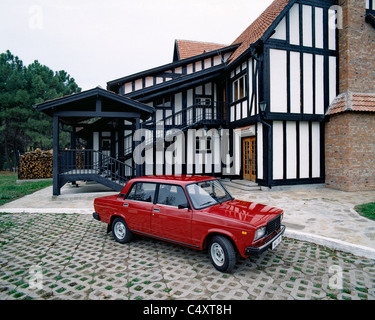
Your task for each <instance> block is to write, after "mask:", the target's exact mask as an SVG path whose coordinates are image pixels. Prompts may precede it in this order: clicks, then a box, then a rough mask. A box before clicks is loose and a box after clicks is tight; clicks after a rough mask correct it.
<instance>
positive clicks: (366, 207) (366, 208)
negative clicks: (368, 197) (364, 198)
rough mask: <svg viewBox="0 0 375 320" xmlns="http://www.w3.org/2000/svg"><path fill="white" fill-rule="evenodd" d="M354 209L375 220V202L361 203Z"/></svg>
mask: <svg viewBox="0 0 375 320" xmlns="http://www.w3.org/2000/svg"><path fill="white" fill-rule="evenodd" d="M354 209H355V210H356V211H357V212H358V213H359V214H360V215H361V216H363V217H366V218H369V219H371V220H375V202H370V203H365V204H360V205H358V206H355V207H354Z"/></svg>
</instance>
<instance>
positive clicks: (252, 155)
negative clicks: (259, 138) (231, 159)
mask: <svg viewBox="0 0 375 320" xmlns="http://www.w3.org/2000/svg"><path fill="white" fill-rule="evenodd" d="M255 141H256V140H255V137H248V138H244V139H243V140H242V172H243V179H244V180H250V181H255V179H256V143H255Z"/></svg>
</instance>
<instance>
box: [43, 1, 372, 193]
mask: <svg viewBox="0 0 375 320" xmlns="http://www.w3.org/2000/svg"><path fill="white" fill-rule="evenodd" d="M374 1H375V0H370V6H371V5H372V3H373V2H374ZM295 4H299V9H298V10H297V11H295V12H294V13H295V15H293V16H292V14H291V12H290V10H291V9H292V7H293V6H294V5H295ZM336 4H337V1H336V0H325V1H323V0H290V1H289V3H288V4H287V5H286V6H285V8H284V9H283V10H282V11H281V13H280V14H279V15H278V16H277V17H276V19H275V20H274V21H273V22H272V24H271V25H270V27H269V28H268V29H267V30H266V31H265V32H264V33H263V35H262V36H261V37H260V38H259V40H257V41H256V42H254V43H252V44H250V46H249V47H248V48H247V49H246V50H245V51H244V52H243V53H242V54H241V55H240V56H239V57H238V58H236V60H234V61H231V60H230V58H229V56H230V55H231V54H232V53H233V52H235V50H237V49H238V48H239V46H240V45H241V44H234V45H230V46H227V47H224V48H221V49H219V50H213V51H210V52H206V53H203V54H201V55H197V56H194V57H191V58H188V59H184V60H179V59H178V57H177V55H176V54H175V59H174V61H173V62H172V63H169V64H166V65H163V66H160V67H157V68H153V69H150V70H146V71H142V72H139V73H136V74H133V75H130V76H126V77H122V78H119V79H116V80H113V81H109V82H107V90H108V91H107V90H103V89H101V88H95V89H92V90H88V91H85V92H82V93H79V94H75V95H71V96H68V97H64V98H61V99H56V100H52V101H48V102H46V103H42V104H39V105H37V108H38V110H40V111H42V112H45V113H46V114H48V115H50V116H51V117H53V125H54V127H53V137H54V144H53V149H54V185H53V188H54V189H53V190H54V191H53V192H54V194H59V192H60V188H61V186H62V185H63V184H64V183H65V182H66V181H69V180H68V179H71V180H72V179H78V178H82V175H70V176H69V175H66V174H64V175H61V174H60V172H59V170H60V168H59V161H60V158H59V132H60V131H59V126H60V125H61V124H64V125H68V126H71V127H72V128H73V130H72V139H71V140H72V143H71V148H72V149H75V137H80V136H81V137H82V136H84V137H88V139H91V142H89V143H88V145H89V146H90V148H91V149H94V148H93V141H92V140H93V139H94V138H93V132H97V131H99V135H98V139H99V142H97V143H98V144H99V145H101V141H102V133H103V132H104V131H105V132H110V136H106V139H107V142H108V141H111V146H110V147H111V150H110V153H111V157H114V158H116V161H119V159H120V158H126V159H127V160H129V159H130V158H132V152H133V151H134V149H135V147H137V145H138V144H139V143H141V141H134V139H133V136H132V141H131V143H130V147H129V146H125V144H124V143H125V142H129V141H128V140H127V139H129V137H130V136H131V135H130V134H129V133H125V132H126V131H128V132H130V131H131V132H133V133H134V130H137V129H140V128H145V129H149V130H151V131H152V137H153V141H154V143H155V144H154V145H153V147H152V148H153V154H152V160H153V161H152V166H151V167H152V172H153V173H154V174H158V173H162V174H165V173H167V172H172V173H173V174H175V173H176V172H177V166H176V163H175V162H173V163H172V164H170V165H171V168H169V167H167V163H166V160H167V156H169V154H168V155H167V152H170V151H166V150H167V147H168V145H170V144H171V143H173V142H174V141H168V142H167V143H165V142H164V141H163V145H162V147H160V145H159V143H157V142H156V140H157V139H156V138H157V127H156V125H157V122H158V121H160V122H163V124H164V126H165V129H166V130H168V129H172V128H177V129H181V130H183V131H184V132H185V133H186V132H187V130H188V129H190V128H195V129H198V128H205V129H211V128H216V129H220V128H222V129H229V132H230V133H229V150H226V151H228V153H229V155H230V157H233V158H236V157H240V163H242V154H241V151H240V153H239V154H235V150H234V149H235V145H236V143H237V142H236V141H237V140H236V139H237V137H236V134H238V131H239V129H240V130H242V129H243V128H244V127H247V126H251V125H255V127H256V130H255V136H256V138H257V139H256V146H257V150H259V153H260V152H262V155H263V158H262V159H258V158H257V161H262V165H263V166H262V167H263V172H260V171H259V170H260V169H258V165H257V166H256V172H257V180H256V182H257V183H259V184H260V185H262V186H267V187H272V186H278V185H293V184H306V183H322V182H324V179H325V176H324V163H325V161H324V121H325V112H326V111H327V109H328V107H329V102H330V92H329V91H330V87H331V86H330V80H331V79H330V74H329V73H330V60H332V59H330V57H336V61H338V59H337V57H338V53H337V50H331V49H330V48H329V26H328V20H329V15H328V13H329V8H330V7H331V6H332V5H336ZM304 5H306V6H309V9H308V11H306V10H305V9H304V8H303V6H304ZM310 7H311V17H309V18H308V21H310V20H311V25H310V26H309V28H311V34H309V35H307V34H304V28H305V24H304V23H306V21H303V19H304V14H306V12H309V11H310ZM316 8H321V9H322V10H321V9H318V10H316ZM368 11H369V10H368ZM370 13H371V14H373V11H372V10H371V12H368V14H370ZM297 14H298V19H299V20H298V21H297V20H293V19H295V18H296V17H297ZM318 14H319V15H318ZM320 16H321V17H322V25H321V26H318V27H319V31H316V27H317V22H318V21H319V20H316V18H319V17H320ZM282 19H285V38H283V37H278V39H276V37H273V35H274V34H275V30H276V28H277V27H278V26H279V25H280V22H281V21H282ZM371 19H373V16H371V17H370V18H368V20H369V22H370V23H373V20H371ZM292 23H296V25H298V27H299V34H298V35H297V37H296V42H295V43H298V44H291V41H290V40H291V38H292V37H293V34H292V33H291V32H290V28H291V26H292ZM282 25H284V24H282ZM309 28H307V30H310V29H309ZM320 31H321V32H322V35H323V39H321V38H319V39H320V41H317V38H316V37H318V36H319V34H320ZM306 37H310V39H311V45H308V44H307V43H306V41H304V40H306ZM319 44H321V47H318V46H319ZM336 48H337V44H336ZM271 50H282V51H284V52H285V63H286V66H285V70H286V74H285V81H286V83H285V90H286V99H285V100H286V102H285V103H286V108H285V112H280V110H282V111H283V110H284V109H283V108H279V109H277V108H273V107H272V106H271V100H274V96H272V94H273V91H272V90H273V88H271V76H272V75H271V72H273V71H272V70H271V68H272V66H271V59H272V58H273V57H274V56H272V51H271ZM296 53H298V54H299V60H297V61H295V60H296V59H295V60H293V58H294V57H295V56H297V54H296ZM307 54H308V55H307ZM292 55H293V57H292ZM309 55H311V58H312V60H311V61H312V62H311V66H310V65H308V67H309V69H308V71H309V70H311V78H310V75H309V72H306V71H305V67H306V66H305V64H306V63H307V62H306V61H309V60H307V59H306V56H307V57H309V58H310V56H309ZM320 57H322V58H320ZM228 58H229V60H227V59H228ZM281 61H283V60H281ZM321 63H323V65H321ZM293 67H294V68H295V69H294V71H293V72H294V73H295V72H296V71H295V70H297V69H299V75H300V78H299V79H298V78H297V80H295V82H296V83H298V85H296V87H293V85H294V84H295V82H292V78H293V74H292V70H293ZM317 70H318V72H317ZM337 70H338V68H337ZM322 72H323V74H322V75H321V73H322ZM305 76H306V77H307V76H309V78H306V77H305ZM241 77H244V82H243V84H244V87H245V88H246V90H245V91H246V93H245V95H244V96H243V97H241V98H239V99H237V101H234V100H235V99H233V97H234V92H233V87H234V85H233V83H234V81H236V80H238V79H240V78H241ZM320 77H321V78H320ZM320 79H323V81H322V82H320V83H319V80H320ZM337 79H338V77H337V74H336V81H337ZM239 82H241V83H242V80H241V81H239ZM306 84H309V87H306ZM318 84H321V86H318ZM206 86H208V87H210V88H211V89H210V91H208V90H206ZM198 87H199V90H197V88H198ZM336 89H337V82H336ZM298 90H299V91H298ZM309 90H310V91H311V111H310V110H309V108H308V106H310V104H307V103H305V100H304V97H305V94H306V92H310V91H309ZM320 90H322V91H323V93H321V91H320ZM295 91H297V92H299V95H300V101H297V102H296V101H295V100H293V96H292V92H295ZM317 94H318V98H317ZM319 94H321V95H319ZM282 97H284V96H282ZM197 98H201V99H203V100H204V101H205V100H206V99H207V100H208V101H212V105H211V106H210V107H212V110H215V112H214V111H212V115H213V114H214V113H215V115H216V119H213V118H210V119H206V118H205V119H203V120H202V121H200V122H199V121H197V118H196V117H195V116H196V113H197V108H198V107H200V108H202V106H199V105H198V103H197ZM320 99H322V100H320ZM298 102H299V104H298ZM309 102H310V100H309ZM319 102H322V104H323V103H324V106H322V104H319ZM260 103H265V104H266V110H265V111H264V112H260V109H259V106H260ZM146 104H147V105H146ZM284 105H285V104H283V105H282V106H283V107H284ZM150 106H152V107H150ZM296 106H298V107H296ZM245 107H247V109H245ZM214 108H215V109H214ZM322 109H323V110H322ZM297 110H298V111H297ZM276 111H277V112H276ZM188 112H191V114H193V116H192V117H193V120H194V121H193V123H189V121H188V120H189V119H188V117H189V114H188ZM306 112H310V113H306ZM97 118H99V120H98V119H97ZM89 119H91V120H92V121H91V122H90V121H88V120H89ZM198 122H199V123H198ZM181 123H184V124H185V125H184V126H183V125H182V124H181ZM275 123H277V125H275ZM306 123H307V124H306ZM289 124H292V126H290V127H288V125H289ZM294 127H295V129H294ZM94 128H95V130H94ZM236 129H237V131H236V133H235V130H236ZM77 130H78V131H77ZM277 130H279V131H277ZM294 130H295V131H294ZM303 130H304V131H303ZM124 131H125V132H124ZM277 133H278V134H280V139H278V140H276V141H278V143H280V146H278V145H277V146H276V145H274V135H275V134H277ZM248 134H249V133H248ZM251 134H253V133H251ZM260 134H262V136H260ZM288 135H289V136H288ZM318 135H319V137H318V138H319V141H318V140H317V139H318V138H317V136H318ZM164 137H165V133H164ZM185 138H186V139H185V140H186V142H187V138H188V137H187V136H186V137H185ZM191 138H192V139H193V142H192V146H188V145H187V143H186V144H185V146H184V147H183V152H182V154H183V162H182V165H181V170H182V173H189V174H190V173H192V174H197V173H200V172H201V173H202V174H212V175H217V176H220V175H222V174H223V175H224V172H225V169H226V168H225V166H226V165H225V164H223V163H222V164H221V171H220V172H218V169H217V168H216V166H215V165H214V163H212V164H211V170H210V169H209V167H208V166H206V164H197V163H195V159H196V158H195V155H196V153H199V151H200V150H196V148H197V145H196V139H195V137H194V136H193V134H192V135H191ZM313 139H316V140H314V142H315V144H314V147H313V144H312V141H313ZM240 140H241V138H240ZM260 141H262V143H263V144H262V145H260ZM306 141H307V142H306ZM142 142H144V141H142ZM116 143H117V150H116V147H114V145H115V144H116ZM304 143H309V145H308V146H307V147H306V148H305V149H304V145H303V144H304ZM240 145H241V146H242V144H240ZM198 146H200V145H198ZM291 146H292V147H293V148H294V149H293V151H292V152H291V154H292V156H290V154H287V152H288V148H291ZM158 147H160V148H159V149H158ZM190 147H191V148H190ZM278 147H279V148H278ZM128 148H129V149H131V155H129V154H125V153H126V151H125V149H128ZM281 148H282V150H283V154H282V155H280V156H279V155H278V154H274V150H281ZM314 148H315V149H314ZM318 148H319V149H318ZM304 150H306V152H305V154H303V152H304ZM317 150H318V151H317ZM98 151H100V150H98ZM160 151H162V152H163V155H161V154H160ZM191 152H192V155H191ZM316 152H319V156H320V161H319V169H320V175H319V176H318V177H317V176H316V175H317V172H318V171H317V166H314V165H313V159H314V160H316V159H317V158H315V156H316V155H317V153H316ZM138 156H140V155H138ZM142 156H145V155H144V154H143V155H142ZM191 156H192V157H193V159H194V160H193V163H192V164H191V166H190V164H188V163H187V160H188V158H189V157H190V158H191ZM289 156H290V157H295V159H293V160H294V161H295V168H294V167H293V168H290V167H289V166H288V161H289V159H288V157H289ZM150 158H151V155H150ZM158 159H161V161H162V164H160V163H157V160H158ZM237 160H238V159H237ZM277 160H278V161H280V162H281V161H282V164H281V163H280V166H279V167H274V165H273V161H277ZM307 161H308V165H307V164H306V163H307ZM315 164H316V163H315ZM117 165H120V164H117V163H116V166H117ZM196 165H197V166H196ZM133 168H134V171H135V173H134V174H135V175H137V176H139V175H143V174H145V172H146V166H145V165H142V166H141V165H135V164H134V161H133ZM148 168H149V167H148ZM200 168H201V171H199V170H200ZM280 168H281V169H280ZM206 169H207V170H206ZM281 170H282V172H281ZM288 170H290V171H293V172H291V174H289V172H288ZM294 170H295V171H294ZM274 171H275V172H274ZM302 171H303V173H302V174H301V172H302ZM238 172H239V174H241V172H242V170H241V169H240V170H239V171H237V172H234V171H231V174H230V176H229V177H233V178H238V177H239V175H238ZM274 174H275V176H278V179H275V178H274ZM288 177H289V178H288ZM90 178H91V179H94V177H90Z"/></svg>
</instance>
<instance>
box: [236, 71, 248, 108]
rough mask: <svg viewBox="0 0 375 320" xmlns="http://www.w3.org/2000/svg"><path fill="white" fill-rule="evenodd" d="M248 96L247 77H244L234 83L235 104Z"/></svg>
mask: <svg viewBox="0 0 375 320" xmlns="http://www.w3.org/2000/svg"><path fill="white" fill-rule="evenodd" d="M246 95H247V91H246V75H243V76H242V77H240V78H238V79H237V80H235V81H234V82H233V102H235V101H237V100H240V99H242V98H245V97H246Z"/></svg>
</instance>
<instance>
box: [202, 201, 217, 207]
mask: <svg viewBox="0 0 375 320" xmlns="http://www.w3.org/2000/svg"><path fill="white" fill-rule="evenodd" d="M210 203H212V204H214V203H215V202H212V200H210V201H207V202H205V203H202V204H200V205H199V206H200V207H203V206H205V205H207V204H210Z"/></svg>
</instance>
